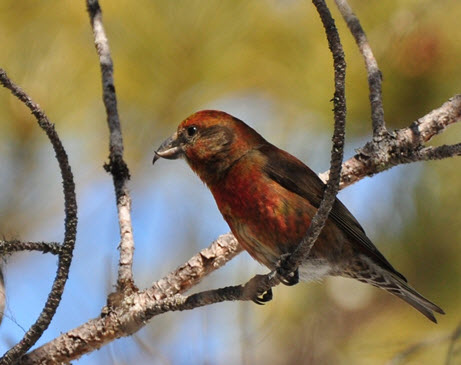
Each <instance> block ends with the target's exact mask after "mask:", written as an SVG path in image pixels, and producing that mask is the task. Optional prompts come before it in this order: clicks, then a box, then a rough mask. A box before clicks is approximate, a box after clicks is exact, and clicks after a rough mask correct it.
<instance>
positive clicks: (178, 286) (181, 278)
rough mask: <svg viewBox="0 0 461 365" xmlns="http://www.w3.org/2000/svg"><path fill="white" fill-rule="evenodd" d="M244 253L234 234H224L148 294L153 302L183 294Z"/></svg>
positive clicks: (154, 286) (159, 282)
mask: <svg viewBox="0 0 461 365" xmlns="http://www.w3.org/2000/svg"><path fill="white" fill-rule="evenodd" d="M242 251H243V249H242V247H241V246H240V245H239V244H238V242H237V239H236V238H235V237H234V235H233V234H232V233H227V234H223V235H221V236H219V237H218V238H217V239H216V240H215V241H213V242H212V243H211V245H210V247H208V248H205V249H203V250H202V251H200V252H199V253H198V254H197V255H195V256H193V257H192V258H190V259H189V260H188V261H187V262H186V263H185V264H184V265H181V266H180V267H178V268H177V269H176V270H175V271H173V272H171V273H170V274H168V275H167V276H165V277H164V278H162V279H160V280H158V281H157V282H155V283H154V284H152V287H151V288H150V289H149V290H147V291H146V294H147V295H148V296H149V297H150V298H152V299H153V300H160V299H164V298H166V297H167V296H172V295H174V294H178V293H183V292H185V291H186V290H188V289H190V288H192V287H193V286H195V285H197V284H198V283H199V282H200V281H201V280H202V279H203V278H204V277H206V276H207V275H208V274H210V273H211V272H212V271H214V270H216V269H218V268H220V267H222V266H224V265H225V264H226V263H227V262H228V261H229V260H231V259H233V258H234V257H235V256H237V255H238V254H239V253H240V252H242Z"/></svg>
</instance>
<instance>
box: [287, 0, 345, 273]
mask: <svg viewBox="0 0 461 365" xmlns="http://www.w3.org/2000/svg"><path fill="white" fill-rule="evenodd" d="M313 3H314V5H315V6H316V8H317V11H318V13H319V15H320V18H321V20H322V23H323V26H324V27H325V31H326V36H327V39H328V45H329V47H330V51H331V53H332V55H333V63H334V71H335V94H334V97H333V104H334V109H333V111H334V120H335V123H334V132H333V138H332V141H333V146H332V149H331V162H330V176H329V178H328V182H327V187H326V189H325V192H324V195H323V199H322V202H321V203H320V206H319V209H318V211H317V212H316V214H315V216H314V217H313V218H312V222H311V224H310V226H309V229H308V231H307V233H306V235H305V237H304V238H303V239H302V241H301V243H300V244H299V246H298V247H297V249H296V250H295V251H294V252H293V254H292V255H290V256H289V257H288V259H287V261H286V262H285V263H282V272H284V273H285V274H286V273H289V272H291V271H293V270H295V269H296V268H297V267H298V266H299V265H300V264H301V262H303V261H304V260H305V259H306V258H307V256H308V255H309V253H310V251H311V249H312V247H313V246H314V244H315V241H316V240H317V238H318V236H319V235H320V233H321V231H322V229H323V227H324V225H325V222H326V220H327V218H328V215H329V214H330V210H331V208H332V206H333V203H334V201H335V199H336V194H337V193H338V190H339V181H340V176H341V165H342V160H343V152H344V137H345V127H346V93H345V80H346V61H345V60H344V51H343V47H342V45H341V41H340V38H339V33H338V30H337V29H336V26H335V22H334V20H333V18H332V16H331V14H330V10H329V9H328V7H327V5H326V4H325V2H324V1H323V0H314V1H313Z"/></svg>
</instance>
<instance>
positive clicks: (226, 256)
mask: <svg viewBox="0 0 461 365" xmlns="http://www.w3.org/2000/svg"><path fill="white" fill-rule="evenodd" d="M241 251H242V248H241V246H240V245H239V244H238V243H237V240H236V239H235V237H234V236H233V235H232V234H230V233H229V234H225V235H222V236H219V237H218V239H217V240H216V241H214V242H213V243H212V244H211V245H210V247H208V248H206V249H203V250H202V251H200V252H199V253H198V254H197V255H195V256H193V257H192V258H191V259H190V260H189V261H187V262H186V263H185V264H184V265H182V266H180V267H179V268H178V269H176V270H175V271H173V272H171V273H170V274H169V275H167V276H166V277H164V278H163V279H161V280H159V281H157V282H156V283H154V284H153V285H152V288H150V289H148V290H145V291H143V292H140V293H135V294H133V295H132V296H131V297H128V298H123V299H125V300H124V301H122V303H120V305H119V307H118V308H115V309H110V308H108V309H107V312H108V313H107V315H105V316H103V317H99V318H95V319H92V320H90V321H88V322H87V323H85V324H83V325H81V326H80V327H77V328H75V329H73V330H72V331H69V332H67V333H65V334H62V335H61V336H59V337H57V338H55V339H54V340H53V341H50V342H48V343H47V344H45V345H43V346H41V347H39V348H37V349H35V350H34V351H32V352H30V353H29V354H27V355H26V356H24V357H23V359H22V364H56V363H60V362H69V361H71V360H75V359H78V358H79V357H80V356H82V355H83V354H86V353H89V352H91V351H94V350H95V349H98V348H100V347H102V346H103V345H104V344H106V343H108V342H111V341H113V340H114V339H117V338H120V337H123V336H128V335H130V334H132V333H133V332H135V331H136V330H138V329H139V328H141V326H143V325H144V324H145V322H144V320H143V319H142V318H145V316H146V313H145V312H147V311H151V310H150V309H148V308H151V307H153V306H154V303H157V302H158V301H160V300H164V299H165V298H167V295H168V296H173V295H177V294H180V293H184V292H185V291H187V290H188V289H190V288H191V287H193V286H194V285H196V284H197V283H198V282H199V281H200V280H201V279H202V278H203V277H205V276H207V275H208V274H210V273H211V272H213V271H214V270H217V269H219V268H220V267H222V266H224V265H225V264H226V263H227V262H228V261H230V260H231V259H232V258H234V257H235V256H236V255H238V254H239V253H240V252H241ZM157 314H158V313H157ZM153 315H155V314H151V317H152V316H153Z"/></svg>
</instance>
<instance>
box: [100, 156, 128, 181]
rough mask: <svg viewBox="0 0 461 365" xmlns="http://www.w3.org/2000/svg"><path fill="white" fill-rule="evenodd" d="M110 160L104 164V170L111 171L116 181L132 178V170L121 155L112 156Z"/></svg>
mask: <svg viewBox="0 0 461 365" xmlns="http://www.w3.org/2000/svg"><path fill="white" fill-rule="evenodd" d="M109 158H110V162H109V163H105V164H104V170H106V171H107V172H108V173H110V174H111V175H112V176H113V178H114V180H116V181H126V180H130V178H131V176H130V170H129V169H128V166H127V164H126V163H125V161H123V158H122V157H121V156H115V157H114V156H113V155H111V156H110V157H109Z"/></svg>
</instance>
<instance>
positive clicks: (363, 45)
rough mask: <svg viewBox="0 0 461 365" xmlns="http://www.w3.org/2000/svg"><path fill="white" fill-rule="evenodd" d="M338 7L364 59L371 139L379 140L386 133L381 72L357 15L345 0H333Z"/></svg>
mask: <svg viewBox="0 0 461 365" xmlns="http://www.w3.org/2000/svg"><path fill="white" fill-rule="evenodd" d="M335 1H336V5H337V6H338V9H339V11H340V13H341V15H342V16H343V18H344V20H345V22H346V24H347V26H348V27H349V30H350V31H351V33H352V35H353V36H354V38H355V42H356V43H357V46H358V47H359V49H360V53H361V54H362V56H363V59H364V61H365V68H366V69H367V74H368V88H369V92H370V104H371V121H372V126H373V139H374V140H376V141H379V140H380V139H381V137H382V136H384V135H386V134H387V133H388V132H387V129H386V124H385V122H384V108H383V96H382V87H381V83H382V74H381V71H380V70H379V67H378V62H377V61H376V58H375V56H374V55H373V51H372V50H371V47H370V44H369V43H368V39H367V36H366V34H365V31H364V30H363V28H362V26H361V25H360V21H359V19H358V18H357V16H356V15H355V14H354V13H353V12H352V9H351V7H350V6H349V4H348V2H347V0H335Z"/></svg>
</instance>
